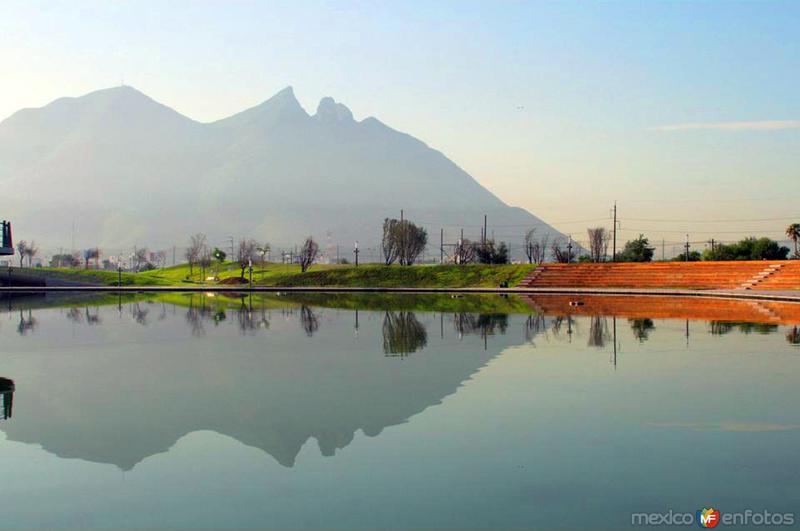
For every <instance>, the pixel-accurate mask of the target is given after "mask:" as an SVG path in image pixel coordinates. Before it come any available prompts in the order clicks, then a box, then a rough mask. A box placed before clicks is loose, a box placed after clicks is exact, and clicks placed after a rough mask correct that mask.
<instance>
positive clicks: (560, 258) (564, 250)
mask: <svg viewBox="0 0 800 531" xmlns="http://www.w3.org/2000/svg"><path fill="white" fill-rule="evenodd" d="M550 251H551V252H552V253H553V258H554V259H555V261H556V262H559V263H562V264H566V263H569V262H571V261H572V252H571V251H570V249H569V247H567V246H565V245H564V242H563V241H562V240H561V238H556V239H555V240H553V243H552V245H551V246H550Z"/></svg>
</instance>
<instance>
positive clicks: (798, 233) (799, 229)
mask: <svg viewBox="0 0 800 531" xmlns="http://www.w3.org/2000/svg"><path fill="white" fill-rule="evenodd" d="M786 236H787V237H788V238H789V239H790V240H792V241H793V242H794V257H795V258H800V251H798V250H797V241H798V240H800V223H792V224H791V225H789V226H788V227H786Z"/></svg>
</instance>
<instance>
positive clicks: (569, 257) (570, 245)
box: [567, 234, 572, 263]
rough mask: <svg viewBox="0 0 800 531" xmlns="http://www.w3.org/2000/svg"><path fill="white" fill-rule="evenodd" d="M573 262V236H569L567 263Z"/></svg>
mask: <svg viewBox="0 0 800 531" xmlns="http://www.w3.org/2000/svg"><path fill="white" fill-rule="evenodd" d="M570 262H572V234H570V235H569V243H568V244H567V263H570Z"/></svg>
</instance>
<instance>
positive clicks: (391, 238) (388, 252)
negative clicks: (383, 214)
mask: <svg viewBox="0 0 800 531" xmlns="http://www.w3.org/2000/svg"><path fill="white" fill-rule="evenodd" d="M399 224H400V222H399V221H397V220H396V219H389V218H386V219H384V220H383V238H382V239H381V251H382V252H383V263H384V264H386V265H392V264H393V263H394V262H395V261H396V260H397V258H398V256H399V255H400V242H399V241H398V239H397V236H398V232H399V230H398V225H399Z"/></svg>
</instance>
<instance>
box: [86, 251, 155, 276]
mask: <svg viewBox="0 0 800 531" xmlns="http://www.w3.org/2000/svg"><path fill="white" fill-rule="evenodd" d="M131 258H132V259H133V263H134V264H135V266H134V267H135V271H136V272H137V273H138V272H139V269H140V268H141V267H142V266H143V265H144V264H147V263H148V262H147V247H142V248H134V249H133V256H131ZM87 262H88V258H87Z"/></svg>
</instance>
